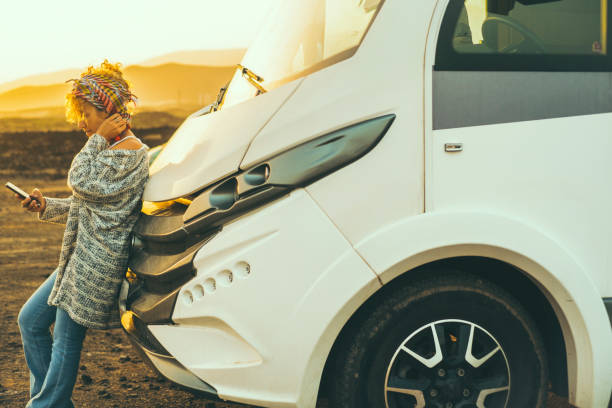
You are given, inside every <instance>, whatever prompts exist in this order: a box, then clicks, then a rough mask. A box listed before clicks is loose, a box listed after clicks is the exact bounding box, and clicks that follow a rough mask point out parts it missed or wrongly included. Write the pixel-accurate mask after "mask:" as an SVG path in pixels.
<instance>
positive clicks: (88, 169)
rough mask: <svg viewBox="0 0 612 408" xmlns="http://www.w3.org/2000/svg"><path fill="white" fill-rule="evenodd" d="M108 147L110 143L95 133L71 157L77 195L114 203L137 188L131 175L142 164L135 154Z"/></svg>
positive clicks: (71, 177) (71, 175)
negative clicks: (72, 157)
mask: <svg viewBox="0 0 612 408" xmlns="http://www.w3.org/2000/svg"><path fill="white" fill-rule="evenodd" d="M107 147H108V142H107V141H106V140H105V139H104V138H103V137H102V136H100V135H98V134H94V135H93V136H91V137H90V138H89V140H88V141H87V143H85V146H83V148H82V149H81V151H80V152H79V153H78V154H77V155H76V156H75V157H74V159H73V160H72V165H71V166H70V171H69V172H68V185H69V186H70V188H71V189H72V193H73V195H74V196H75V197H78V198H81V199H83V200H86V201H90V202H98V203H103V202H112V201H116V200H119V199H121V197H123V196H124V195H125V194H129V192H130V190H131V189H133V188H134V181H133V180H132V178H134V177H136V176H137V175H135V174H133V173H134V171H135V170H137V167H138V164H139V160H138V159H137V158H136V155H135V154H134V153H129V152H127V153H126V151H122V150H108V149H107ZM145 156H146V155H145ZM140 159H141V160H142V158H140Z"/></svg>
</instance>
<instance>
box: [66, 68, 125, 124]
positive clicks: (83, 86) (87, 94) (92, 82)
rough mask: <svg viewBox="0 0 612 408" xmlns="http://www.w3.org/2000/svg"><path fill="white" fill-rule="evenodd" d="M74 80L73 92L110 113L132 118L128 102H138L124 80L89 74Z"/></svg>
mask: <svg viewBox="0 0 612 408" xmlns="http://www.w3.org/2000/svg"><path fill="white" fill-rule="evenodd" d="M70 81H74V84H73V86H72V94H73V95H74V96H77V97H80V98H82V99H84V100H85V101H87V102H89V103H91V104H92V105H93V106H95V107H96V108H97V109H99V110H102V111H104V112H106V113H108V114H114V113H118V114H119V115H121V117H123V118H124V119H126V120H129V119H130V116H131V115H130V114H129V113H128V110H127V106H126V105H127V104H128V102H130V101H133V102H136V100H137V99H136V95H134V94H132V93H131V92H130V91H129V89H128V86H127V84H126V83H125V82H124V81H121V80H118V79H116V78H113V77H111V76H109V75H101V74H87V75H83V76H82V77H81V78H79V79H69V80H68V81H66V82H70Z"/></svg>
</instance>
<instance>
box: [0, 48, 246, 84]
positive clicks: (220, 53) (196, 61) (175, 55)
mask: <svg viewBox="0 0 612 408" xmlns="http://www.w3.org/2000/svg"><path fill="white" fill-rule="evenodd" d="M245 52H246V49H243V48H235V49H227V50H187V51H177V52H172V53H169V54H164V55H160V56H158V57H153V58H150V59H147V60H145V61H142V62H141V63H139V64H137V65H140V66H145V67H152V66H156V65H164V64H169V63H176V64H182V65H204V66H209V67H229V66H233V65H236V64H238V63H239V62H240V61H241V60H242V57H243V55H244V53H245ZM128 67H129V65H128ZM81 72H83V68H69V69H64V70H61V71H56V72H48V73H43V74H37V75H29V76H27V77H24V78H19V79H16V80H14V81H10V82H5V83H0V93H2V92H7V91H10V90H11V89H16V88H21V87H24V86H41V85H54V84H59V83H63V82H64V81H66V79H70V78H78V77H79V75H80V74H81Z"/></svg>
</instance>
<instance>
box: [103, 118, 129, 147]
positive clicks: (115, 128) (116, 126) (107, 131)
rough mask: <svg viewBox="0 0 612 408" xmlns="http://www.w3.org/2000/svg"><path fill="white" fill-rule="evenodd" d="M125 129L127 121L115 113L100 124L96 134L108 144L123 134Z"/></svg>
mask: <svg viewBox="0 0 612 408" xmlns="http://www.w3.org/2000/svg"><path fill="white" fill-rule="evenodd" d="M126 127H127V121H126V120H125V119H123V118H122V117H121V115H119V114H118V113H115V114H113V115H111V116H109V117H108V118H106V119H104V122H102V124H101V125H100V127H98V130H97V131H96V133H97V134H99V135H100V136H102V137H103V138H105V139H106V140H107V141H108V142H109V143H110V141H111V140H113V139H114V138H116V137H117V136H119V135H120V134H121V133H123V132H124V131H125V129H126Z"/></svg>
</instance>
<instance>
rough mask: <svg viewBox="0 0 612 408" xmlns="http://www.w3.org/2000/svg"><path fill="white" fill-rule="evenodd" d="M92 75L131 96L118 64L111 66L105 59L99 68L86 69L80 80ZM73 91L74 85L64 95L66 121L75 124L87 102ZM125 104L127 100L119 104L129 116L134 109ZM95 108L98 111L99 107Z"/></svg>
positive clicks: (128, 85) (127, 83) (90, 67)
mask: <svg viewBox="0 0 612 408" xmlns="http://www.w3.org/2000/svg"><path fill="white" fill-rule="evenodd" d="M92 74H93V75H97V76H101V77H105V78H108V79H109V80H110V81H112V82H114V83H116V84H118V85H119V86H121V87H122V88H125V91H127V93H128V94H131V92H130V84H129V82H128V81H127V80H126V79H125V78H124V77H123V72H121V64H120V63H115V64H112V63H110V62H108V60H107V59H105V60H104V62H102V63H101V64H100V66H99V67H94V66H89V67H87V71H85V72H83V73H82V74H81V79H82V78H83V77H85V76H87V75H92ZM69 81H75V83H76V82H78V80H69ZM67 82H68V81H67ZM75 89H76V84H75V88H73V90H72V91H71V92H70V93H68V94H67V95H66V120H67V121H68V122H70V123H74V124H77V123H78V122H79V121H80V120H81V118H82V115H83V104H84V103H85V102H87V101H86V100H85V99H84V98H83V97H82V96H81V95H77V92H75ZM127 102H129V100H128V101H124V100H121V101H120V102H119V103H121V104H122V108H124V109H125V110H127V112H128V113H129V114H130V115H131V114H132V113H133V110H134V108H133V106H130V105H127ZM97 108H98V109H99V107H97Z"/></svg>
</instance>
